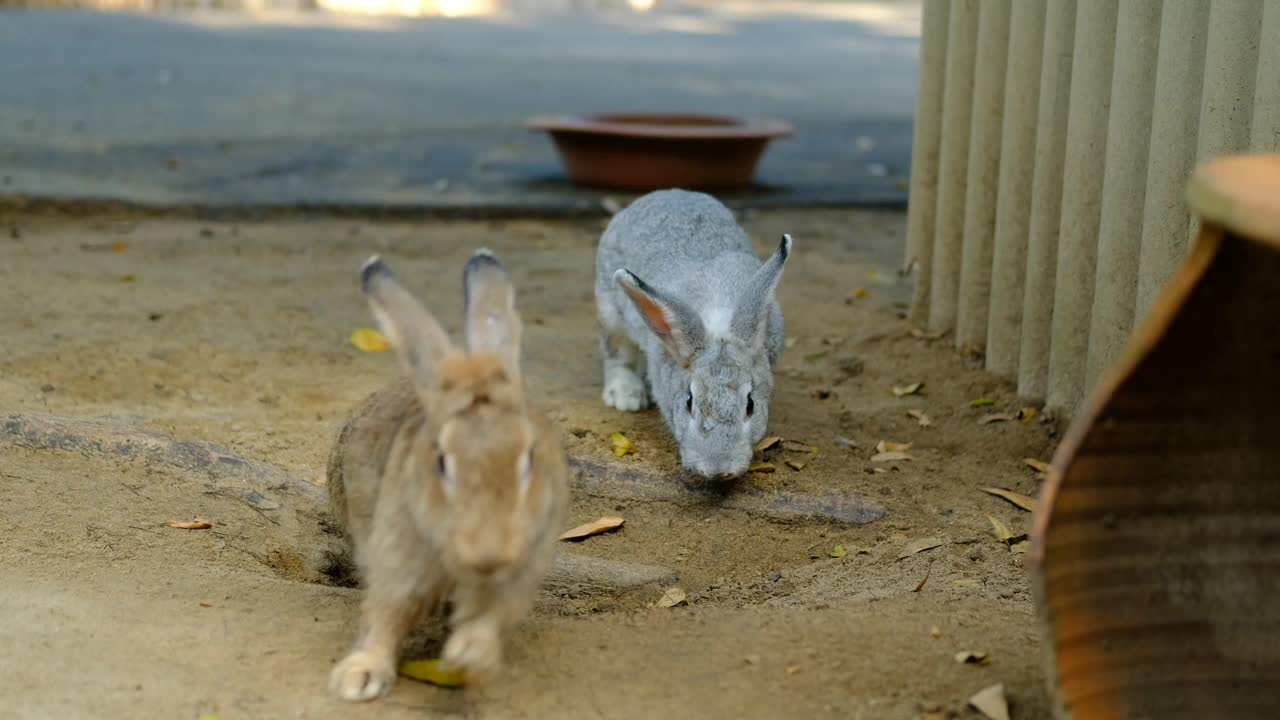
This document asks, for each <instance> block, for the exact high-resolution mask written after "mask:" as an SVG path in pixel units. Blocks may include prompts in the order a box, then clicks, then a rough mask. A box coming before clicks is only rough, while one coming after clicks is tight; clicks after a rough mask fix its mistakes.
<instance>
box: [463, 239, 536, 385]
mask: <svg viewBox="0 0 1280 720" xmlns="http://www.w3.org/2000/svg"><path fill="white" fill-rule="evenodd" d="M462 288H463V293H464V294H465V296H466V304H467V351H468V352H472V353H477V352H491V353H495V354H497V355H499V356H500V357H502V358H503V360H504V361H505V362H506V363H507V365H508V367H509V368H510V369H511V370H512V371H513V372H514V371H518V370H519V368H520V334H521V330H522V327H523V326H522V325H521V323H520V316H519V315H518V314H516V290H515V287H514V286H512V284H511V276H510V275H508V274H507V269H506V267H504V266H503V264H502V261H501V260H499V259H498V256H497V255H494V254H493V253H492V252H490V251H489V250H487V249H484V248H481V249H480V250H477V251H476V253H475V254H474V255H472V256H471V259H470V260H468V261H467V266H466V268H465V269H464V270H463V271H462Z"/></svg>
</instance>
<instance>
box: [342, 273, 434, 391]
mask: <svg viewBox="0 0 1280 720" xmlns="http://www.w3.org/2000/svg"><path fill="white" fill-rule="evenodd" d="M360 288H361V290H363V291H364V296H365V298H366V299H368V301H369V308H370V309H371V310H372V311H373V317H374V319H375V320H377V322H378V328H379V329H381V330H382V334H383V335H386V336H387V340H388V341H390V342H391V346H392V347H393V348H394V349H395V351H396V356H397V357H399V358H400V364H401V366H402V367H403V368H404V371H405V373H406V374H407V375H408V376H409V379H410V380H412V381H413V384H414V385H415V386H417V387H419V388H424V387H429V386H431V385H432V384H433V383H434V380H435V371H436V367H437V366H438V365H439V363H440V359H441V358H442V357H444V356H445V354H446V353H448V352H449V350H450V348H451V345H450V344H449V336H448V335H446V334H445V332H444V330H443V329H442V328H441V327H440V323H438V322H436V319H435V318H434V317H432V315H431V313H430V312H427V309H426V308H425V307H423V306H422V303H420V302H418V301H417V299H415V298H414V297H413V296H412V295H410V294H409V291H408V290H405V289H404V287H402V286H401V285H400V282H399V281H398V280H396V277H395V275H393V274H392V273H391V269H390V268H388V267H387V266H386V264H385V263H383V262H382V258H380V257H378V256H377V255H374V256H373V257H371V258H369V259H368V261H366V262H365V264H364V267H363V268H361V269H360Z"/></svg>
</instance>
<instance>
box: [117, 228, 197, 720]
mask: <svg viewBox="0 0 1280 720" xmlns="http://www.w3.org/2000/svg"><path fill="white" fill-rule="evenodd" d="M121 244H123V243H121ZM196 720H218V713H200V717H198V718H196Z"/></svg>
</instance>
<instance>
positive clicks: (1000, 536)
mask: <svg viewBox="0 0 1280 720" xmlns="http://www.w3.org/2000/svg"><path fill="white" fill-rule="evenodd" d="M987 519H988V520H990V521H991V527H992V528H993V529H994V530H995V533H996V540H999V541H1000V542H1002V543H1007V542H1009V541H1010V540H1012V539H1013V538H1015V537H1017V535H1014V534H1013V531H1012V530H1010V529H1009V526H1008V525H1005V524H1004V523H1002V522H1000V521H999V520H998V519H996V517H995V516H994V515H988V516H987Z"/></svg>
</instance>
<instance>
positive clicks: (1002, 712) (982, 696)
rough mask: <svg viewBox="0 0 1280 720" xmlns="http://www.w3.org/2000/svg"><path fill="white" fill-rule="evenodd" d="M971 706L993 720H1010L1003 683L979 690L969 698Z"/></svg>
mask: <svg viewBox="0 0 1280 720" xmlns="http://www.w3.org/2000/svg"><path fill="white" fill-rule="evenodd" d="M969 704H970V705H972V706H973V708H974V709H975V710H977V711H978V712H980V713H982V714H983V715H986V716H987V717H988V718H990V719H991V720H1009V701H1008V700H1005V698H1004V684H1003V683H998V684H996V685H992V686H991V687H989V688H984V689H982V690H979V691H978V692H977V694H975V695H974V696H973V697H971V698H969Z"/></svg>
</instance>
